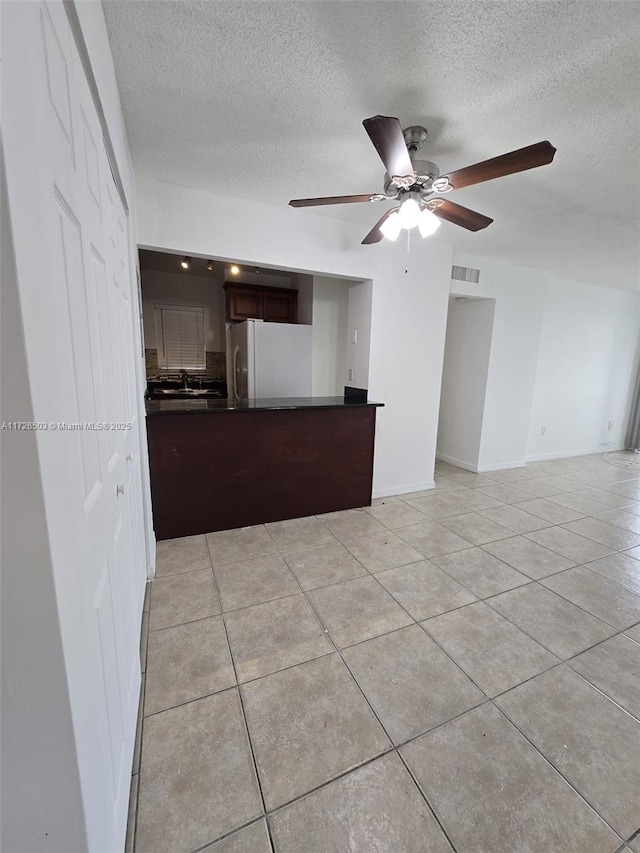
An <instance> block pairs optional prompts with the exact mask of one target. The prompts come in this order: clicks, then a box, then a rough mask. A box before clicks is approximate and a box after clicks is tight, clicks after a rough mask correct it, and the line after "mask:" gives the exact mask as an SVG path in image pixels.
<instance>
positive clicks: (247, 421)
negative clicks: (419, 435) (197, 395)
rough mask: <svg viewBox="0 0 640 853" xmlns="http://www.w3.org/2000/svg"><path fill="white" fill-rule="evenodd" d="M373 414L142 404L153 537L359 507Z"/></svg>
mask: <svg viewBox="0 0 640 853" xmlns="http://www.w3.org/2000/svg"><path fill="white" fill-rule="evenodd" d="M382 405H383V404H382V403H370V402H366V401H365V400H360V399H359V398H357V397H355V398H350V397H305V398H287V399H264V400H241V401H233V400H221V399H184V400H148V401H147V433H148V438H149V464H150V472H151V494H152V503H153V521H154V528H155V533H156V537H157V538H158V539H173V538H176V537H179V536H190V535H194V534H198V533H210V532H213V531H216V530H227V529H230V528H235V527H246V526H248V525H252V524H262V523H265V522H269V521H281V520H283V519H287V518H299V517H302V516H307V515H315V514H319V513H325V512H334V511H337V510H343V509H352V508H354V507H360V506H367V505H369V504H370V503H371V485H372V478H373V448H374V436H375V419H376V408H378V407H379V406H382Z"/></svg>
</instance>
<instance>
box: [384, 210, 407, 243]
mask: <svg viewBox="0 0 640 853" xmlns="http://www.w3.org/2000/svg"><path fill="white" fill-rule="evenodd" d="M401 230H402V224H401V223H400V214H399V213H398V211H397V210H394V211H393V212H392V213H391V214H390V215H389V216H388V217H387V218H386V219H385V221H384V222H383V223H382V225H381V226H380V231H381V232H382V234H383V236H384V237H386V238H387V240H391V241H392V242H395V241H396V240H397V239H398V235H399V234H400V231H401Z"/></svg>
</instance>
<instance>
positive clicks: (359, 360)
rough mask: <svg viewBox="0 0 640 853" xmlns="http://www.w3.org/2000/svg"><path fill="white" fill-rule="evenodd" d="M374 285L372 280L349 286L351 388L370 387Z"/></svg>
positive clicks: (349, 374)
mask: <svg viewBox="0 0 640 853" xmlns="http://www.w3.org/2000/svg"><path fill="white" fill-rule="evenodd" d="M372 301H373V285H372V282H370V281H363V282H362V283H361V284H352V285H351V286H350V287H349V294H348V306H347V381H346V382H345V385H348V386H350V387H351V388H365V389H367V388H368V387H369V361H370V354H371V353H370V350H371V305H372Z"/></svg>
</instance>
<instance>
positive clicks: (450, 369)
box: [437, 297, 495, 471]
mask: <svg viewBox="0 0 640 853" xmlns="http://www.w3.org/2000/svg"><path fill="white" fill-rule="evenodd" d="M494 309H495V300H494V299H472V298H469V297H453V298H452V299H451V300H450V301H449V315H448V317H447V336H446V340H445V349H444V367H443V372H442V394H441V397H440V419H439V422H438V445H437V454H438V458H439V459H444V460H446V461H447V462H450V463H451V464H453V465H460V466H461V467H463V468H468V469H470V470H472V471H476V470H477V467H478V465H479V457H480V441H481V438H482V428H483V424H484V408H485V396H486V390H487V376H488V373H489V356H490V353H491V337H492V332H493V316H494Z"/></svg>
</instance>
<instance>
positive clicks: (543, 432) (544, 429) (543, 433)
mask: <svg viewBox="0 0 640 853" xmlns="http://www.w3.org/2000/svg"><path fill="white" fill-rule="evenodd" d="M546 434H547V428H546V427H540V435H546Z"/></svg>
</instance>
